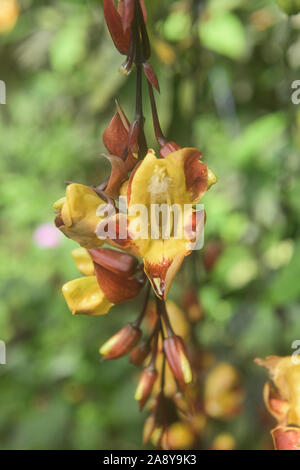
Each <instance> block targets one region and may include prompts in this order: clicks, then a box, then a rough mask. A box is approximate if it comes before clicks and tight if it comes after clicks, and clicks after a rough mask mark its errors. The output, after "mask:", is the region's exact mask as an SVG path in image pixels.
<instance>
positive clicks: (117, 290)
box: [94, 263, 143, 304]
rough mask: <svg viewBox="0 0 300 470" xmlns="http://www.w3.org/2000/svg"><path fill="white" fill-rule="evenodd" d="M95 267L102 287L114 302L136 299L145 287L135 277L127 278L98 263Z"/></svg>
mask: <svg viewBox="0 0 300 470" xmlns="http://www.w3.org/2000/svg"><path fill="white" fill-rule="evenodd" d="M94 267H95V275H96V278H97V281H98V284H99V287H100V289H101V290H102V291H103V292H104V294H105V296H106V297H107V298H108V300H109V301H110V302H112V303H114V304H119V303H121V302H125V301H126V300H130V299H134V297H136V296H137V295H138V294H139V292H140V290H141V289H142V287H143V284H142V283H141V282H139V281H138V280H137V279H136V278H135V277H128V278H125V277H122V276H119V275H118V274H116V273H114V272H113V271H110V270H109V269H105V268H103V266H101V265H100V264H97V263H94Z"/></svg>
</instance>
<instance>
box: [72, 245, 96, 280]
mask: <svg viewBox="0 0 300 470" xmlns="http://www.w3.org/2000/svg"><path fill="white" fill-rule="evenodd" d="M72 258H73V260H74V262H75V264H76V267H77V269H78V271H80V272H81V273H82V274H84V275H85V276H93V275H94V263H93V260H92V258H91V257H90V255H89V253H88V251H87V250H86V249H85V248H82V247H80V248H75V250H73V251H72Z"/></svg>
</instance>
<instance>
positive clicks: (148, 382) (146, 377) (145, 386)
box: [134, 368, 158, 410]
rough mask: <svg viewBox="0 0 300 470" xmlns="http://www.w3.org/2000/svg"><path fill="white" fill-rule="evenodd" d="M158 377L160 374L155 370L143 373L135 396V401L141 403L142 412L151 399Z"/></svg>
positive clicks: (150, 369)
mask: <svg viewBox="0 0 300 470" xmlns="http://www.w3.org/2000/svg"><path fill="white" fill-rule="evenodd" d="M157 376H158V373H157V371H156V370H155V369H152V368H147V369H145V370H144V371H143V373H142V376H141V378H140V381H139V384H138V386H137V389H136V392H135V396H134V398H135V400H136V401H139V402H140V410H142V409H143V407H144V405H145V403H146V401H147V400H148V398H149V397H150V395H151V393H152V389H153V385H154V382H155V381H156V379H157Z"/></svg>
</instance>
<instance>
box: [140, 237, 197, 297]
mask: <svg viewBox="0 0 300 470" xmlns="http://www.w3.org/2000/svg"><path fill="white" fill-rule="evenodd" d="M187 254H188V252H187V251H186V241H185V240H179V239H175V238H171V239H169V240H151V241H150V245H149V249H148V250H147V252H146V253H145V255H144V270H145V273H146V275H147V276H148V278H149V280H150V282H151V284H152V287H153V289H154V292H155V294H156V295H157V296H158V297H159V298H160V299H162V300H165V299H166V298H167V295H168V292H169V290H170V287H171V284H172V282H173V279H174V277H175V276H176V274H177V272H178V270H179V268H180V266H181V264H182V262H183V260H184V257H185V256H186V255H187Z"/></svg>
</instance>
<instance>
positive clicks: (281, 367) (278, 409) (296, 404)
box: [255, 356, 300, 427]
mask: <svg viewBox="0 0 300 470" xmlns="http://www.w3.org/2000/svg"><path fill="white" fill-rule="evenodd" d="M255 362H256V363H257V364H259V365H261V366H263V367H266V368H267V369H268V371H269V374H270V377H271V379H272V381H273V383H274V385H275V390H274V389H273V388H272V387H271V384H270V383H269V382H267V384H266V385H265V390H264V399H265V402H266V406H267V408H268V410H269V411H270V413H271V414H272V415H273V416H274V417H275V418H276V419H277V420H278V422H279V423H282V422H284V424H287V425H296V426H299V427H300V363H297V359H295V358H294V357H291V356H287V357H279V356H268V357H267V358H266V359H265V360H263V359H255Z"/></svg>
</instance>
